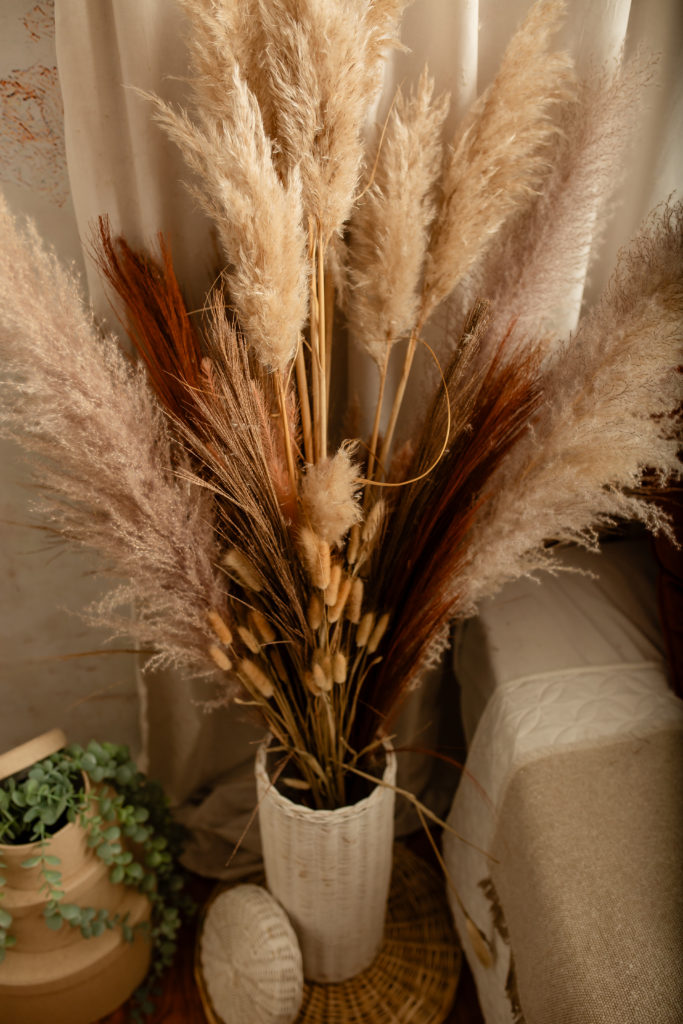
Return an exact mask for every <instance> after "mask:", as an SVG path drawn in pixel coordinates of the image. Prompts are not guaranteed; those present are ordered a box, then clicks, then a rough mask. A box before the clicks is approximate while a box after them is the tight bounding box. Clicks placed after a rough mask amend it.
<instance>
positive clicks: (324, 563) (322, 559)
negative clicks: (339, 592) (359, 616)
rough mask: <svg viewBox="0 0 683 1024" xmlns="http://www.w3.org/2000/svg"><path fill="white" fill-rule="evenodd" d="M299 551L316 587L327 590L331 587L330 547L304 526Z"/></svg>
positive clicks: (300, 535)
mask: <svg viewBox="0 0 683 1024" xmlns="http://www.w3.org/2000/svg"><path fill="white" fill-rule="evenodd" d="M299 551H300V553H301V557H302V560H303V563H304V568H305V569H306V572H307V573H308V576H309V579H310V581H311V583H312V584H313V586H314V587H318V589H320V590H326V589H327V587H328V586H329V585H330V570H331V562H330V546H329V544H327V543H326V542H325V541H324V540H323V539H322V538H321V537H318V535H317V534H316V533H314V532H313V530H311V529H309V528H308V527H307V526H303V527H302V528H301V530H300V531H299Z"/></svg>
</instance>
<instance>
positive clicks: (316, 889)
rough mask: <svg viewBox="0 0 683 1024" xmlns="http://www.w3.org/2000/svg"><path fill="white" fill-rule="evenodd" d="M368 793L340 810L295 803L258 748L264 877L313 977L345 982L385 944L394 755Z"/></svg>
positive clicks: (308, 974)
mask: <svg viewBox="0 0 683 1024" xmlns="http://www.w3.org/2000/svg"><path fill="white" fill-rule="evenodd" d="M382 782H383V783H385V785H381V784H378V785H377V786H376V787H375V788H374V789H373V791H372V792H371V793H370V795H369V796H367V797H365V798H364V799H363V800H360V801H359V802H358V803H357V804H352V805H351V806H348V807H340V808H339V809H338V810H336V811H315V810H311V809H310V808H308V807H301V806H300V805H299V804H295V803H292V801H291V800H288V799H287V797H285V796H283V795H282V793H280V792H279V790H278V789H277V788H276V787H275V786H274V785H272V784H271V781H270V779H269V777H268V774H267V771H266V745H265V744H263V745H262V746H261V747H259V750H258V753H257V755H256V784H257V789H258V800H259V823H260V827H261V845H262V849H263V860H264V864H265V869H266V883H267V885H268V889H269V890H270V892H271V893H272V895H273V896H274V897H275V899H276V900H278V902H279V903H280V904H281V905H282V906H283V907H284V909H285V910H286V912H287V915H288V916H289V919H290V921H291V922H292V925H293V926H294V930H295V932H296V934H297V938H298V939H299V943H300V945H301V953H302V956H303V966H304V974H305V976H306V978H308V979H309V981H328V982H330V981H344V980H345V979H346V978H351V977H353V975H354V974H358V973H359V972H360V971H362V970H364V969H365V968H366V967H368V966H369V965H370V964H371V963H372V961H373V960H374V958H375V956H376V955H377V953H378V951H379V947H380V946H381V944H382V937H383V935H384V919H385V915H386V908H387V898H388V895H389V884H390V882H391V867H392V857H393V841H394V795H395V794H394V790H393V789H391V788H390V787H391V786H393V785H395V782H396V758H395V755H394V753H393V751H391V750H390V749H387V762H386V767H385V770H384V775H383V777H382Z"/></svg>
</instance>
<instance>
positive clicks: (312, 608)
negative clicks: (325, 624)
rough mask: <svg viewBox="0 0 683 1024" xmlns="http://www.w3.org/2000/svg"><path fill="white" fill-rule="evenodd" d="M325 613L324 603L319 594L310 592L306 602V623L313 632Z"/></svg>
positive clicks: (318, 626) (318, 627) (317, 627)
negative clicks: (309, 597) (308, 599)
mask: <svg viewBox="0 0 683 1024" xmlns="http://www.w3.org/2000/svg"><path fill="white" fill-rule="evenodd" d="M324 614H325V603H324V601H323V599H322V597H321V595H320V594H317V593H315V594H311V599H310V601H309V602H308V624H309V626H310V627H311V629H312V630H313V632H314V633H315V632H316V631H317V630H318V629H320V626H321V625H322V621H323V616H324Z"/></svg>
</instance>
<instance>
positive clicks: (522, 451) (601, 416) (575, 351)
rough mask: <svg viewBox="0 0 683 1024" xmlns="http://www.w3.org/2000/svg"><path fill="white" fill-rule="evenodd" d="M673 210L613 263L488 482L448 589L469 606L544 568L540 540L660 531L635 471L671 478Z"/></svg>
mask: <svg viewBox="0 0 683 1024" xmlns="http://www.w3.org/2000/svg"><path fill="white" fill-rule="evenodd" d="M681 363H683V204H682V203H681V202H677V203H675V204H665V205H664V206H663V207H661V208H659V209H658V210H656V211H655V212H654V213H653V214H652V215H651V217H650V219H649V220H648V222H646V224H645V225H644V227H643V229H642V230H641V232H640V234H639V235H638V236H637V237H636V239H635V240H634V241H633V242H632V243H631V245H630V246H629V247H627V248H626V249H625V250H623V251H622V253H621V254H620V258H619V262H618V264H617V269H616V272H615V274H614V276H613V278H612V280H611V282H610V284H609V286H608V288H607V290H606V292H605V293H604V295H603V296H602V298H601V300H600V302H599V303H598V305H597V306H596V307H595V309H594V310H592V311H591V312H590V313H589V314H588V315H587V316H585V317H584V318H583V320H582V321H581V322H580V324H579V328H578V331H577V333H576V335H575V337H574V338H573V339H571V341H569V342H568V343H567V344H565V345H564V346H563V348H562V349H561V350H560V351H559V352H558V353H557V354H556V355H555V356H554V358H553V360H552V362H551V363H550V365H549V367H548V369H547V372H546V375H545V380H544V390H545V399H546V400H545V403H544V405H543V407H542V409H541V411H540V412H539V414H538V415H537V417H536V419H535V421H534V423H533V429H532V430H529V431H528V432H527V434H526V436H525V437H524V438H523V439H522V440H520V441H519V442H518V444H517V445H516V447H515V449H514V451H513V452H511V454H510V456H509V458H508V459H507V460H506V462H505V463H504V464H503V465H501V466H500V468H499V470H498V472H497V474H496V475H495V476H494V477H493V478H492V479H491V481H490V491H491V494H492V496H493V498H492V500H491V501H490V503H489V504H488V509H487V511H486V513H485V514H484V515H482V516H481V517H480V521H479V522H477V524H476V528H475V529H474V531H473V534H472V542H471V546H470V551H469V559H468V565H467V567H466V570H465V571H464V572H463V574H462V576H461V579H460V581H459V583H460V585H461V587H462V589H463V593H464V594H465V595H466V597H467V599H468V601H469V604H470V606H474V605H476V603H477V602H478V601H479V600H481V599H482V598H483V597H485V596H488V595H490V594H492V593H495V591H496V590H498V589H499V587H500V586H502V584H503V583H504V582H505V581H506V580H508V579H510V578H513V577H515V576H519V575H520V574H523V573H528V572H532V571H534V570H535V569H538V568H542V567H544V566H547V565H551V566H552V564H554V563H553V561H552V551H548V550H547V549H546V548H545V547H544V545H543V542H544V541H545V540H547V539H548V538H554V539H557V540H560V541H573V542H578V543H580V544H584V545H586V546H589V547H592V546H595V543H596V541H597V535H598V531H599V530H600V529H601V528H603V527H604V526H607V525H609V524H611V523H613V522H614V521H615V520H616V519H617V518H621V517H625V518H634V519H640V520H641V521H642V522H644V523H645V524H646V525H647V526H648V527H649V528H650V529H654V530H658V529H665V528H666V526H667V520H666V516H665V514H664V513H663V512H662V511H661V509H660V508H658V507H657V506H656V505H654V504H653V503H652V502H650V501H648V500H647V495H646V494H645V495H643V494H639V493H638V488H639V485H640V483H641V482H642V478H643V474H644V473H645V471H646V469H647V468H649V469H650V470H652V471H654V473H655V474H656V477H657V478H658V480H659V482H660V483H663V482H664V481H666V480H667V479H669V478H675V477H679V476H680V475H681V463H680V461H679V458H678V453H679V441H678V439H677V435H678V429H679V420H678V417H679V410H680V399H681V375H680V370H679V367H680V365H681Z"/></svg>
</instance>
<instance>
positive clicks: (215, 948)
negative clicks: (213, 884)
mask: <svg viewBox="0 0 683 1024" xmlns="http://www.w3.org/2000/svg"><path fill="white" fill-rule="evenodd" d="M200 958H201V966H202V975H203V979H204V984H205V985H206V989H207V992H208V994H209V998H210V1000H211V1004H212V1006H213V1007H214V1008H215V1010H216V1012H217V1013H219V1014H220V1017H221V1019H222V1020H223V1021H224V1022H225V1024H246V1021H249V1024H291V1022H292V1020H293V1019H294V1017H295V1016H296V1013H297V1011H298V1009H299V1007H300V1005H301V997H302V992H303V980H304V979H303V970H302V965H301V952H300V950H299V945H298V943H297V940H296V935H295V934H294V932H293V930H292V926H291V925H290V923H289V921H288V920H287V916H286V915H285V913H284V911H283V910H282V908H281V907H279V906H278V904H277V903H276V902H275V900H274V899H273V898H272V896H269V895H268V893H267V892H266V891H265V889H263V888H262V887H261V886H258V885H239V886H237V887H236V888H234V889H229V890H228V891H227V892H222V893H221V894H220V895H219V896H217V897H216V898H215V899H214V900H213V902H212V904H211V906H210V907H209V909H208V911H207V913H206V917H205V919H204V927H203V929H202V935H201V951H200Z"/></svg>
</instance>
